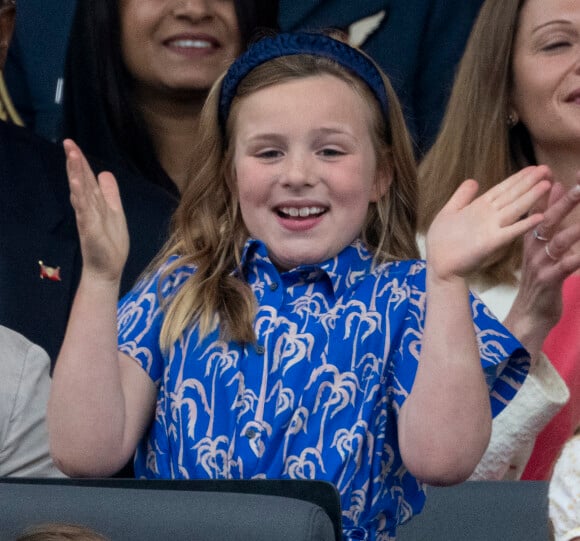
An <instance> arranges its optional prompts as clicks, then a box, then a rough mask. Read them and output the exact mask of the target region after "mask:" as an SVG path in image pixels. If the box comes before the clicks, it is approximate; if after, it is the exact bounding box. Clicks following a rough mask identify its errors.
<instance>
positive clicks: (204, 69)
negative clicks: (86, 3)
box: [119, 0, 242, 189]
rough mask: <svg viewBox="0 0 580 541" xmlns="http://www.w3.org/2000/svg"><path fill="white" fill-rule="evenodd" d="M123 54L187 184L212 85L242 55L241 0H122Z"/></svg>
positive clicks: (153, 126) (164, 158)
mask: <svg viewBox="0 0 580 541" xmlns="http://www.w3.org/2000/svg"><path fill="white" fill-rule="evenodd" d="M119 5H120V21H121V36H122V39H121V46H122V51H123V58H124V60H125V64H126V66H127V69H128V70H129V72H130V73H131V74H132V75H133V77H134V80H135V99H136V100H137V102H138V104H139V107H140V109H141V111H142V113H143V115H144V117H145V119H146V121H147V124H148V125H149V127H150V133H151V134H152V137H153V139H154V142H155V146H156V149H157V153H158V158H159V161H160V163H161V164H162V166H163V168H164V169H165V171H166V172H167V173H168V175H169V176H170V177H171V178H172V179H173V181H174V182H175V183H176V184H177V185H178V188H180V189H182V188H183V186H184V185H185V183H186V182H187V179H188V177H189V173H190V170H189V167H190V157H191V148H192V146H193V142H194V141H195V140H196V127H197V119H198V117H199V113H200V111H201V107H202V106H203V102H204V100H205V97H206V95H207V91H208V90H209V88H210V87H211V85H212V84H213V83H214V81H215V80H216V79H217V78H218V76H219V75H220V74H221V73H222V72H223V71H224V70H225V69H226V68H227V66H228V65H229V64H230V63H231V62H232V61H233V60H234V59H235V58H236V57H237V56H238V54H239V53H240V51H241V47H242V45H241V36H240V32H239V28H238V21H237V16H236V12H235V7H234V2H233V0H187V1H182V0H164V1H160V0H121V1H120V3H119Z"/></svg>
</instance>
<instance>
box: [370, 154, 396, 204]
mask: <svg viewBox="0 0 580 541" xmlns="http://www.w3.org/2000/svg"><path fill="white" fill-rule="evenodd" d="M392 181H393V164H392V162H391V160H386V161H385V162H384V163H383V164H382V165H378V166H377V171H376V173H375V183H374V186H373V190H372V192H371V199H370V202H371V203H376V202H377V201H378V200H379V199H381V197H383V196H384V195H385V194H386V193H387V192H388V191H389V188H390V187H391V182H392Z"/></svg>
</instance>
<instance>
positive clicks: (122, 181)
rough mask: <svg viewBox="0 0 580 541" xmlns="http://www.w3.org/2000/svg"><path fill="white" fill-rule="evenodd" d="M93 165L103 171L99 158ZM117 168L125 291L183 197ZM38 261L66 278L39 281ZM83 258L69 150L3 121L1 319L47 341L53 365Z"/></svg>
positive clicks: (0, 140) (0, 128)
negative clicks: (126, 247)
mask: <svg viewBox="0 0 580 541" xmlns="http://www.w3.org/2000/svg"><path fill="white" fill-rule="evenodd" d="M92 166H93V168H94V169H95V170H96V171H100V170H103V169H104V167H103V166H102V165H100V164H98V163H96V162H94V161H92ZM114 173H115V174H116V175H117V180H118V182H119V188H120V191H121V197H122V200H123V205H124V208H125V214H126V216H127V223H128V226H129V234H130V239H131V247H130V253H129V258H128V261H127V265H126V267H125V271H124V274H123V279H122V285H121V293H124V292H127V291H128V290H129V289H130V288H131V286H132V285H133V283H134V282H135V280H136V279H137V278H138V276H139V275H140V273H141V272H142V271H143V270H144V268H145V267H146V266H147V264H148V263H149V262H150V261H151V259H152V258H153V257H154V256H155V254H156V253H157V251H158V249H159V248H160V247H161V245H162V243H163V242H164V240H165V238H166V231H167V226H168V222H169V219H170V216H171V213H172V212H173V210H174V208H175V206H176V204H177V202H176V200H174V199H173V197H172V196H170V195H169V194H168V193H167V192H166V191H164V190H162V189H161V188H158V187H156V186H154V185H152V184H151V183H150V182H147V181H145V180H143V179H141V178H139V177H136V176H134V175H129V174H127V173H125V172H122V171H120V170H118V169H117V170H114ZM39 261H43V263H44V264H45V265H47V266H50V267H53V268H56V267H60V278H61V280H60V281H53V280H50V279H48V278H47V277H45V278H44V279H43V278H41V273H40V265H39ZM81 263H82V261H81V252H80V245H79V239H78V234H77V229H76V222H75V216H74V211H73V208H72V206H71V204H70V197H69V188H68V182H67V176H66V169H65V155H64V150H63V149H62V147H60V146H59V145H56V144H53V143H50V142H49V141H46V140H45V139H43V138H41V137H39V136H37V135H35V134H33V133H32V132H31V131H30V130H27V129H25V128H19V127H17V126H14V125H12V124H7V123H4V122H0V324H2V325H5V326H6V327H9V328H11V329H14V330H15V331H17V332H19V333H22V334H23V335H24V336H26V337H27V338H28V339H30V340H32V341H33V342H35V343H37V344H39V345H40V346H42V347H43V348H44V349H45V350H46V351H47V352H48V354H49V356H50V358H51V360H52V363H53V364H54V361H55V359H56V356H57V354H58V351H59V349H60V345H61V343H62V340H63V337H64V332H65V329H66V323H67V320H68V315H69V312H70V308H71V304H72V301H73V297H74V294H75V291H76V287H77V285H78V282H79V278H80V272H81Z"/></svg>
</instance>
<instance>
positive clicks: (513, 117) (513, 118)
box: [507, 111, 520, 128]
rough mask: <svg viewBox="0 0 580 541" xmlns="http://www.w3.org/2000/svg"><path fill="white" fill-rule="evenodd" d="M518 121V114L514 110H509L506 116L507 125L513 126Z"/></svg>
mask: <svg viewBox="0 0 580 541" xmlns="http://www.w3.org/2000/svg"><path fill="white" fill-rule="evenodd" d="M519 121H520V119H519V117H518V114H517V113H516V112H515V111H510V112H509V113H508V116H507V125H508V127H509V128H513V127H514V126H515V125H516V124H517V123H518V122H519Z"/></svg>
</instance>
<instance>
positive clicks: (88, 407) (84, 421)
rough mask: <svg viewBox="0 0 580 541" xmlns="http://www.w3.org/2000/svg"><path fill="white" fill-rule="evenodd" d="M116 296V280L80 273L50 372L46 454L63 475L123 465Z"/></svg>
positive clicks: (106, 472) (108, 471)
mask: <svg viewBox="0 0 580 541" xmlns="http://www.w3.org/2000/svg"><path fill="white" fill-rule="evenodd" d="M118 292H119V283H118V282H116V281H107V280H102V279H99V278H98V277H94V276H90V275H86V274H83V276H82V277H81V281H80V284H79V287H78V290H77V293H76V296H75V300H74V303H73V307H72V310H71V314H70V318H69V322H68V326H67V331H66V335H65V339H64V342H63V345H62V348H61V351H60V353H59V356H58V360H57V363H56V367H55V370H54V375H53V383H52V389H51V395H50V400H49V406H48V423H49V431H50V444H51V453H52V454H53V458H54V460H55V463H56V464H57V465H58V466H59V468H61V469H62V470H63V471H64V472H65V473H67V474H69V475H81V476H82V475H110V474H112V473H115V472H116V471H117V470H118V469H119V468H120V467H122V466H123V465H124V462H123V458H122V455H123V449H122V446H123V433H124V419H125V404H124V397H123V389H122V385H121V377H120V369H119V362H118V352H117V324H116V322H117V317H116V307H117V298H118Z"/></svg>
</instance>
